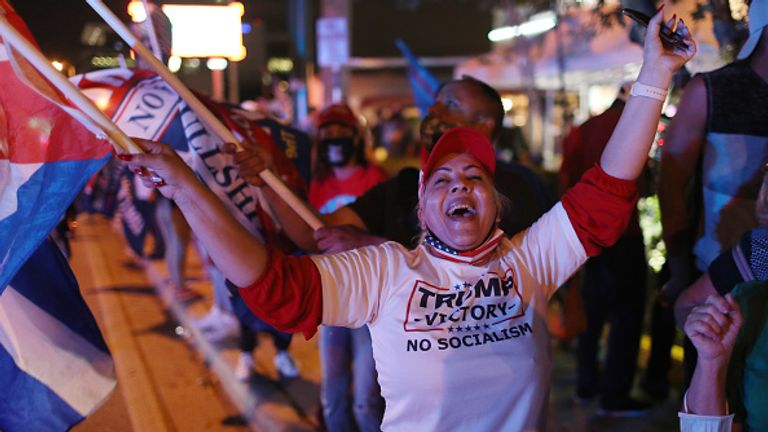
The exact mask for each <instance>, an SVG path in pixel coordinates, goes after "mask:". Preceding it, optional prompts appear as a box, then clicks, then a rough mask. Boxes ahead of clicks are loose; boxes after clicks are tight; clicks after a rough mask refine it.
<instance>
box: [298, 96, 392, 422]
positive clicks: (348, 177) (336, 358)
mask: <svg viewBox="0 0 768 432" xmlns="http://www.w3.org/2000/svg"><path fill="white" fill-rule="evenodd" d="M317 138H318V143H317V162H316V164H315V170H314V173H313V176H312V181H311V182H310V185H309V203H310V204H311V205H312V206H313V207H314V208H316V209H317V210H318V211H319V212H320V213H321V214H328V213H332V212H334V211H336V210H337V209H339V208H341V207H344V206H346V205H348V204H350V203H351V202H353V201H355V200H356V199H357V197H358V196H360V195H362V194H363V193H365V192H366V191H368V189H370V188H371V187H373V186H375V185H376V184H378V183H379V182H381V181H382V180H386V178H387V174H386V172H385V171H384V170H383V169H382V168H381V167H379V166H377V165H374V164H372V163H370V162H369V161H368V160H367V159H366V158H365V142H364V139H363V129H362V127H361V125H360V123H359V122H358V121H357V117H356V116H355V114H354V113H353V112H352V110H351V109H350V108H349V106H347V105H343V104H334V105H330V106H329V107H327V108H326V109H324V110H323V111H321V112H320V114H319V115H318V119H317ZM320 358H321V360H322V361H321V363H322V382H321V385H320V386H321V393H320V394H321V400H322V405H323V417H324V419H325V424H326V426H327V427H328V430H340V431H341V430H348V431H352V430H360V431H378V430H380V429H381V419H382V416H383V415H384V399H383V398H382V397H381V389H380V388H379V384H378V382H377V380H376V365H375V363H374V361H373V350H372V347H371V334H370V332H369V330H368V327H367V326H363V327H359V328H355V329H350V328H346V327H336V326H322V327H320ZM350 384H351V386H350ZM350 393H352V394H350Z"/></svg>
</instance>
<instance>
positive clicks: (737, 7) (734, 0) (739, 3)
mask: <svg viewBox="0 0 768 432" xmlns="http://www.w3.org/2000/svg"><path fill="white" fill-rule="evenodd" d="M728 6H730V9H731V18H733V19H734V20H736V21H741V20H743V19H744V18H746V17H747V14H748V13H749V6H748V5H747V2H745V1H744V0H728Z"/></svg>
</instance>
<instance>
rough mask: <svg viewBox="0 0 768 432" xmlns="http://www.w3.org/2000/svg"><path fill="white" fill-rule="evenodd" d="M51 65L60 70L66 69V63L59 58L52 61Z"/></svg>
mask: <svg viewBox="0 0 768 432" xmlns="http://www.w3.org/2000/svg"><path fill="white" fill-rule="evenodd" d="M51 65H52V66H53V68H54V69H56V70H57V71H59V72H61V71H63V70H64V63H62V62H60V61H58V60H54V61H52V62H51Z"/></svg>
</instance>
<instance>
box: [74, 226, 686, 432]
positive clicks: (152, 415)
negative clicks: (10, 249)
mask: <svg viewBox="0 0 768 432" xmlns="http://www.w3.org/2000/svg"><path fill="white" fill-rule="evenodd" d="M124 250H125V245H124V242H123V240H122V237H121V235H120V234H119V233H118V231H117V230H115V229H114V227H113V225H112V224H111V223H110V222H109V221H107V220H105V219H103V218H101V217H98V216H88V217H84V218H82V219H81V220H80V226H79V227H78V228H77V230H76V235H75V239H74V240H73V257H72V260H71V263H72V267H73V270H74V271H75V274H76V276H77V278H78V281H79V283H80V287H81V290H82V291H83V293H84V295H85V297H86V301H88V303H89V305H90V306H91V309H92V310H93V311H94V314H95V315H96V318H97V320H98V322H99V324H100V326H101V329H102V332H103V333H104V336H105V339H106V341H107V344H108V345H109V347H110V349H111V350H112V355H113V358H114V359H115V364H116V369H117V377H118V387H117V390H116V391H115V392H114V394H113V395H112V396H111V397H110V399H109V400H108V401H107V402H106V403H105V404H104V405H103V406H102V407H101V408H99V409H98V410H97V411H96V412H95V413H94V414H93V415H91V416H90V417H89V418H88V419H86V421H84V422H83V423H82V424H80V425H78V426H77V427H76V428H75V429H74V430H75V431H79V432H84V431H103V430H109V431H118V432H122V431H176V430H179V431H214V430H222V431H244V430H248V429H250V430H254V431H313V430H320V429H321V421H320V420H319V418H318V415H317V414H318V413H319V409H320V408H319V402H320V397H319V388H320V361H319V355H318V350H317V337H315V338H313V339H310V340H309V341H305V340H304V338H303V337H302V336H301V335H295V336H294V338H293V342H292V345H291V348H290V352H291V354H292V355H293V357H294V358H295V359H296V361H297V364H298V366H299V368H300V372H301V377H300V378H297V379H289V380H284V379H280V378H279V377H278V374H277V371H276V370H275V367H274V364H273V361H272V360H273V357H274V354H275V349H274V346H273V345H272V341H271V338H269V337H268V336H266V335H260V337H259V344H258V347H257V348H256V350H255V351H254V360H255V366H256V372H257V374H256V376H254V377H253V378H252V379H251V380H250V381H249V382H247V383H242V382H240V381H239V380H237V378H236V377H235V374H234V368H235V364H236V362H237V357H238V354H239V349H238V347H237V340H236V339H233V340H229V341H224V342H221V343H211V342H209V341H208V340H206V338H205V337H204V335H203V334H202V333H200V332H199V331H198V330H197V329H196V328H195V326H194V325H192V323H193V321H194V320H195V319H199V318H201V317H203V316H204V315H205V313H206V312H207V311H208V309H209V308H210V306H211V304H212V294H211V287H210V283H209V282H208V281H207V279H206V276H205V272H204V270H203V266H202V265H201V263H200V259H199V258H198V255H197V254H196V253H195V251H194V248H190V254H189V259H188V266H187V279H188V282H189V286H190V287H191V288H192V289H194V290H195V291H197V292H198V293H199V294H200V299H199V300H197V301H194V302H191V303H187V304H181V303H179V302H177V301H175V300H174V299H173V297H172V295H171V292H170V289H169V288H168V287H169V285H168V282H167V270H166V268H165V265H164V262H163V261H162V260H157V261H143V262H141V263H140V265H136V263H135V262H133V261H131V260H130V259H129V258H128V256H127V255H126V254H125V252H124ZM553 350H554V355H555V371H554V385H553V388H552V393H551V402H550V410H549V411H550V413H549V419H548V428H547V429H548V432H555V431H558V432H560V431H562V432H586V431H616V430H621V431H628V432H641V431H643V432H644V431H649V432H650V431H654V432H658V431H676V430H678V427H677V410H678V406H679V395H678V394H677V393H673V395H672V396H673V397H672V398H671V399H669V400H667V401H666V402H664V403H662V404H659V405H656V406H655V407H654V409H653V410H652V411H651V412H650V413H649V414H648V415H645V416H642V417H636V418H631V419H610V418H604V417H600V416H598V415H597V414H596V411H597V406H596V403H595V402H592V403H589V404H586V405H581V404H576V403H574V399H573V392H574V388H575V379H576V377H575V367H576V364H575V356H574V352H572V350H571V349H570V348H569V347H567V346H565V347H563V346H560V345H556V346H554V347H553ZM646 354H647V353H643V354H641V359H640V362H641V365H642V363H643V357H644V356H645V355H646ZM679 369H680V365H679V364H675V366H674V369H673V374H672V376H673V377H678V376H679V375H680V371H679ZM677 381H679V379H677ZM636 396H638V397H642V394H640V393H638V394H637V395H636Z"/></svg>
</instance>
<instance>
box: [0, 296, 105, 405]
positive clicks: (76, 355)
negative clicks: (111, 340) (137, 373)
mask: <svg viewBox="0 0 768 432" xmlns="http://www.w3.org/2000/svg"><path fill="white" fill-rule="evenodd" d="M0 345H2V346H3V347H4V348H5V349H6V350H7V351H8V352H9V353H10V354H11V355H12V356H13V359H14V361H15V363H16V365H17V366H18V367H19V368H20V369H21V370H23V371H24V372H26V373H27V374H29V375H30V376H32V377H34V378H36V379H37V380H39V381H40V382H42V383H44V384H45V385H47V386H48V387H49V388H50V389H51V391H52V392H54V393H56V394H57V395H58V396H59V397H61V398H62V399H63V400H64V401H65V402H66V403H68V404H69V405H70V406H71V407H72V408H73V409H74V410H75V411H77V412H78V413H79V414H80V415H82V416H86V415H88V414H89V413H90V411H91V410H92V409H93V408H94V407H96V406H98V405H99V404H100V403H101V401H102V400H103V399H104V398H105V397H106V396H107V395H109V393H110V392H111V391H112V389H113V388H114V386H115V384H116V381H115V375H114V369H113V368H112V361H111V358H110V356H109V355H108V354H107V353H104V352H103V351H101V350H99V349H98V348H96V347H94V346H93V345H91V344H90V343H89V342H88V341H87V340H85V339H84V338H82V337H81V336H80V335H78V334H77V333H74V332H73V331H72V330H70V329H69V328H68V327H67V326H66V325H64V324H63V323H61V322H59V321H58V320H56V319H55V318H53V317H52V316H50V315H48V314H47V313H46V312H45V311H44V310H42V309H40V308H39V307H37V306H36V305H35V304H34V303H32V302H30V301H29V300H27V299H26V298H25V297H24V296H22V295H21V294H19V293H18V292H17V291H16V290H15V289H14V288H13V286H10V285H9V286H8V287H6V289H5V291H3V293H2V295H0ZM51 359H56V360H55V361H51Z"/></svg>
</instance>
